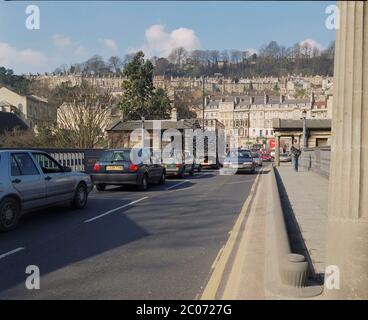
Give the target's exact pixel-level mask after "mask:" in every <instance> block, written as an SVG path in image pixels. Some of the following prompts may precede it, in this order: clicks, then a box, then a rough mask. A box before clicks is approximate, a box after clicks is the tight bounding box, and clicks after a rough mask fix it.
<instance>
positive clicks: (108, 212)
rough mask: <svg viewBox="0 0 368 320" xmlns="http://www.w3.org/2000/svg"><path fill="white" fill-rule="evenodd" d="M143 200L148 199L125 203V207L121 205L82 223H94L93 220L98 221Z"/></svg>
mask: <svg viewBox="0 0 368 320" xmlns="http://www.w3.org/2000/svg"><path fill="white" fill-rule="evenodd" d="M144 199H148V197H143V198H140V199H138V200H135V201H132V202H129V203H127V204H125V205H123V206H121V207H118V208H115V209H112V210H109V211H107V212H104V213H102V214H100V215H98V216H96V217H93V218H91V219H88V220H86V221H84V223H88V222H92V221H95V220H97V219H100V218H102V217H104V216H107V215H108V214H110V213H113V212H115V211H118V210H121V209H123V208H126V207H128V206H130V205H132V204H134V203H137V202H140V201H142V200H144Z"/></svg>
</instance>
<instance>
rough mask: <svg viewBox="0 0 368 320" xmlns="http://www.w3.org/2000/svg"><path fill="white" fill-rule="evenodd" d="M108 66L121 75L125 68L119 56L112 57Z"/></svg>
mask: <svg viewBox="0 0 368 320" xmlns="http://www.w3.org/2000/svg"><path fill="white" fill-rule="evenodd" d="M108 64H109V67H110V69H111V70H112V71H113V72H115V73H120V72H121V68H122V66H123V61H122V60H121V59H120V58H119V57H117V56H112V57H110V58H109V61H108Z"/></svg>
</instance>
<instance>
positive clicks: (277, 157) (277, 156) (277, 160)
mask: <svg viewBox="0 0 368 320" xmlns="http://www.w3.org/2000/svg"><path fill="white" fill-rule="evenodd" d="M275 142H276V143H275V165H276V166H277V167H279V166H280V134H279V133H276V139H275Z"/></svg>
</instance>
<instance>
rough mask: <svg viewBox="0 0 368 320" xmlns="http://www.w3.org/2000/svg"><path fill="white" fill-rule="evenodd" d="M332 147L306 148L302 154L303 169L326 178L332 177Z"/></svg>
mask: <svg viewBox="0 0 368 320" xmlns="http://www.w3.org/2000/svg"><path fill="white" fill-rule="evenodd" d="M330 156H331V147H329V146H326V147H319V148H318V147H317V148H306V149H304V151H303V152H302V154H301V158H300V164H301V166H302V168H304V169H306V170H311V171H313V172H316V173H318V174H320V175H322V176H324V177H326V178H329V176H330Z"/></svg>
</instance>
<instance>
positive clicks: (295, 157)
mask: <svg viewBox="0 0 368 320" xmlns="http://www.w3.org/2000/svg"><path fill="white" fill-rule="evenodd" d="M294 143H296V140H295V141H294ZM301 153H302V152H301V151H300V149H299V148H297V147H295V145H292V146H291V148H290V154H291V160H292V164H293V167H294V170H295V171H296V172H297V171H298V168H299V157H300V154H301Z"/></svg>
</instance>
